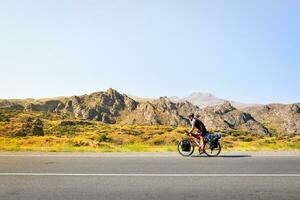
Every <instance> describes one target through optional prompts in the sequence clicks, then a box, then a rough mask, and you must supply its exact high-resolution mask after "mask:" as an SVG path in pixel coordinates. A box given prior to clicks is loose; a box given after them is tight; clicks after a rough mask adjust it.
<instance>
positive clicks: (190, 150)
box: [177, 140, 195, 157]
mask: <svg viewBox="0 0 300 200" xmlns="http://www.w3.org/2000/svg"><path fill="white" fill-rule="evenodd" d="M183 143H189V145H190V148H184V145H183ZM177 150H178V153H179V154H180V155H182V156H184V157H189V156H191V155H192V154H193V153H194V150H195V147H194V145H193V144H192V143H191V142H190V141H189V140H182V141H181V142H179V143H178V146H177Z"/></svg>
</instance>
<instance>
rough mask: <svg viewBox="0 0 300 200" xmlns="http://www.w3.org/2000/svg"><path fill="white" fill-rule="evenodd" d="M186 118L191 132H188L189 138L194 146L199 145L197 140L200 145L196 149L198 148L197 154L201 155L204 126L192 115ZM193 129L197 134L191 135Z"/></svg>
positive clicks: (204, 133) (205, 131) (204, 134)
mask: <svg viewBox="0 0 300 200" xmlns="http://www.w3.org/2000/svg"><path fill="white" fill-rule="evenodd" d="M188 118H189V120H190V122H191V126H192V128H191V130H190V131H189V136H190V137H191V138H192V139H193V140H194V142H195V143H196V144H199V142H198V141H197V140H198V138H199V140H200V144H199V146H198V147H199V153H201V152H203V151H204V138H205V136H206V134H207V130H206V128H205V126H204V124H203V123H202V121H201V120H200V119H198V118H197V117H195V115H194V113H191V114H189V115H188ZM195 129H197V132H196V134H193V131H194V130H195Z"/></svg>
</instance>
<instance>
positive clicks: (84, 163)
mask: <svg viewBox="0 0 300 200" xmlns="http://www.w3.org/2000/svg"><path fill="white" fill-rule="evenodd" d="M0 199H1V200H6V199H22V200H23V199H24V200H27V199H28V200H29V199H30V200H32V199H43V200H48V199H64V200H68V199H70V200H75V199H83V200H89V199H109V200H113V199H130V200H135V199H137V200H141V199H160V200H161V199H180V200H182V199H197V200H198V199H230V200H232V199H244V200H247V199H272V200H276V199H291V200H297V199H300V153H295V154H293V155H290V154H287V155H282V154H281V153H274V154H261V155H260V154H245V153H242V154H238V153H235V154H229V153H228V154H226V155H223V156H222V157H219V158H206V157H197V156H195V157H192V158H183V157H180V156H179V155H177V154H172V153H169V154H168V153H167V154H158V153H155V154H81V153H78V154H76V153H75V154H67V153H66V154H55V153H54V154H43V153H0Z"/></svg>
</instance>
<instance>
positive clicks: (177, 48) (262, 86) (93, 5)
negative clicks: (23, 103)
mask: <svg viewBox="0 0 300 200" xmlns="http://www.w3.org/2000/svg"><path fill="white" fill-rule="evenodd" d="M299 10H300V1H297V0H294V1H292V0H263V1H262V0H248V1H247V0H219V1H218V0H207V1H202V0H197V1H196V0H147V1H146V0H145V1H144V0H107V1H104V0H103V1H102V0H98V1H96V0H94V1H91V0H82V1H76V0H68V1H67V0H49V1H46V0H35V1H32V0H26V1H22V0H19V1H14V0H7V1H5V0H2V1H1V2H0V30H1V31H0V70H1V79H0V91H1V92H0V98H25V97H35V98H37V97H52V96H66V95H75V94H76V95H80V94H85V93H89V92H93V91H98V90H106V89H107V88H109V87H113V88H115V89H117V90H119V91H121V92H124V93H129V94H133V95H137V96H144V97H158V96H172V95H177V96H187V95H189V94H190V93H191V92H196V91H202V92H211V93H213V94H215V95H216V96H218V97H221V98H225V99H231V100H235V101H239V102H248V103H270V102H282V103H291V102H299V101H300V92H299V86H300V78H299V75H300V20H299V19H300V12H299Z"/></svg>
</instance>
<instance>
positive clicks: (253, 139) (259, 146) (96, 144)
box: [0, 109, 300, 152]
mask: <svg viewBox="0 0 300 200" xmlns="http://www.w3.org/2000/svg"><path fill="white" fill-rule="evenodd" d="M28 118H34V119H36V118H39V119H41V120H42V121H43V123H44V134H45V135H44V136H25V137H16V136H15V133H16V132H17V131H18V130H20V129H21V128H22V126H23V125H24V123H25V122H26V120H27V119H28ZM66 120H71V121H72V120H73V121H78V120H75V119H73V118H71V117H64V116H60V115H55V114H50V113H42V112H39V113H35V112H31V113H23V112H19V111H9V110H4V109H0V151H52V152H57V151H63V152H71V151H81V152H82V151H90V152H132V151H133V152H160V151H176V148H177V143H178V142H179V141H180V140H181V139H182V138H184V137H185V134H184V131H186V130H188V128H187V127H172V126H137V125H122V126H121V125H107V124H103V123H100V122H92V124H85V125H72V126H61V125H60V124H61V122H62V121H66ZM221 144H222V146H223V149H224V150H226V151H231V150H243V151H245V150H246V151H247V150H249V151H258V150H295V149H300V136H297V135H296V136H291V137H283V136H278V135H276V136H275V137H263V136H261V135H257V134H250V133H247V132H243V131H236V132H232V131H227V132H226V133H223V138H222V139H221Z"/></svg>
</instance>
